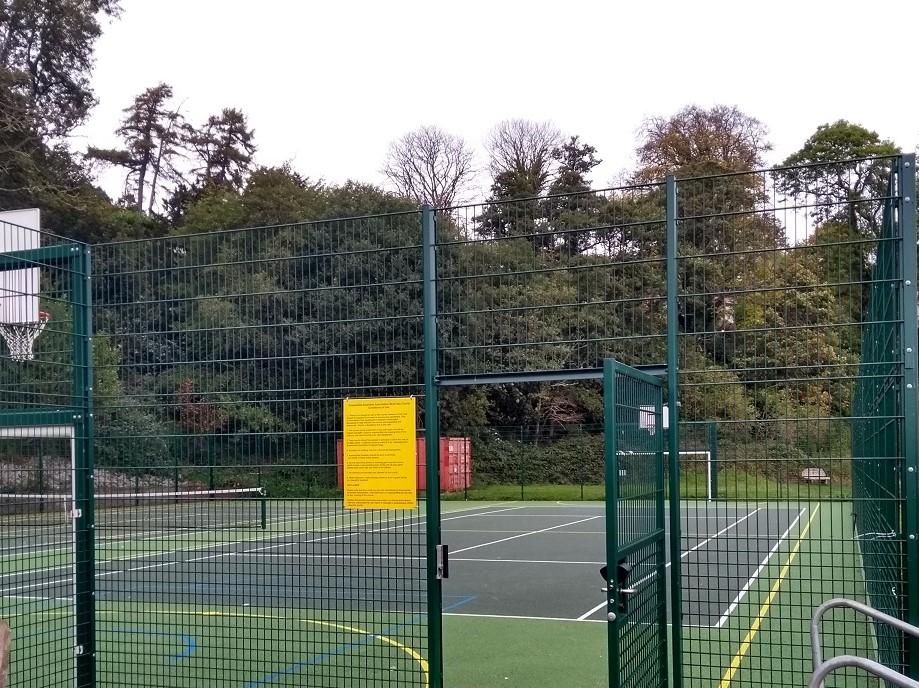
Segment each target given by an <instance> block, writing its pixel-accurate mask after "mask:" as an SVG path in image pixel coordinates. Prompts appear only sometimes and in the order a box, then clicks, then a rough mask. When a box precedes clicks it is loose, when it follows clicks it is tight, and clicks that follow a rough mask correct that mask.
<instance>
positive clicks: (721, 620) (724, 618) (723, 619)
mask: <svg viewBox="0 0 919 688" xmlns="http://www.w3.org/2000/svg"><path fill="white" fill-rule="evenodd" d="M806 512H807V508H806V507H805V508H802V509H801V511H799V512H798V515H797V516H796V517H795V519H794V520H793V521H792V522H791V523H790V524H789V525H788V528H786V529H785V532H784V533H782V535H781V536H780V537H779V539H778V541H777V542H776V543H775V544H774V545H773V546H772V547H771V548H770V549H769V552H768V553H767V554H766V556H765V557H764V558H763V560H762V561H761V562H760V563H759V566H757V567H756V570H755V571H753V575H752V576H750V578H749V579H748V580H747V582H746V583H744V584H743V586H742V587H741V588H740V592H738V593H737V595H735V597H734V599H733V600H731V603H730V604H729V605H728V606H727V607H726V608H725V610H724V612H722V614H721V616H720V617H718V623H716V624H715V625H714V626H713V627H712V628H721V627H723V626H724V624H726V623H727V622H728V620H729V619H730V618H731V615H732V614H733V613H734V612H735V611H736V610H737V608H738V607H739V606H740V603H741V602H742V601H743V598H744V597H746V595H747V593H748V592H750V588H752V587H753V585H754V584H755V583H756V581H757V579H758V578H759V576H760V574H761V573H762V572H763V570H764V569H765V568H766V567H767V566H768V565H769V562H770V561H772V557H774V556H775V554H776V552H778V551H779V548H780V547H781V546H782V543H783V542H784V541H785V539H786V538H787V537H788V535H789V534H790V533H791V531H792V530H794V527H795V526H796V525H797V524H798V523H799V522H800V521H801V519H802V518H803V517H804V514H805V513H806Z"/></svg>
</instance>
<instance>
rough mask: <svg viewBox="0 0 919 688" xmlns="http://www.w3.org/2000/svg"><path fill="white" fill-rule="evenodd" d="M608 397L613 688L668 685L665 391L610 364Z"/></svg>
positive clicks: (637, 374)
mask: <svg viewBox="0 0 919 688" xmlns="http://www.w3.org/2000/svg"><path fill="white" fill-rule="evenodd" d="M603 399H604V418H605V434H606V439H605V454H606V457H605V458H606V562H607V567H606V571H607V574H606V577H607V579H608V586H607V601H608V606H607V617H608V619H609V623H608V638H609V672H610V680H609V684H610V686H612V687H614V688H616V687H623V688H624V687H629V686H631V687H636V688H637V687H641V688H654V687H655V686H666V685H667V684H668V681H667V666H668V661H667V582H666V575H665V574H666V531H665V527H664V518H665V512H664V499H665V494H664V428H663V426H664V423H663V386H662V383H661V381H660V380H659V379H658V378H655V377H653V376H651V375H648V374H647V373H643V372H641V371H639V370H635V369H634V368H630V367H628V366H625V365H623V364H621V363H618V362H617V361H613V360H607V361H605V363H604V367H603Z"/></svg>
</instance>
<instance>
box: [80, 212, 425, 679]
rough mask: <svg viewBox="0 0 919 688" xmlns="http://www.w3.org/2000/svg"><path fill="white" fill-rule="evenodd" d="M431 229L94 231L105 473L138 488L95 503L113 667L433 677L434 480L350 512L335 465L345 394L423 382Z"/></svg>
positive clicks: (107, 654) (401, 389)
mask: <svg viewBox="0 0 919 688" xmlns="http://www.w3.org/2000/svg"><path fill="white" fill-rule="evenodd" d="M420 240H421V231H420V215H419V213H406V214H395V215H386V216H379V217H370V218H362V219H355V220H343V221H328V222H316V223H305V224H298V225H285V226H278V227H265V228H255V229H245V230H239V231H224V232H212V233H207V234H196V235H189V236H176V237H170V238H166V239H161V240H156V241H141V242H128V243H120V244H111V245H105V246H100V247H98V248H97V249H96V252H95V272H96V275H95V279H94V285H95V301H96V308H95V321H96V328H97V331H98V333H97V353H96V356H97V367H96V376H97V388H96V401H97V411H96V432H97V443H96V455H97V481H96V483H97V484H96V487H97V490H98V492H100V493H103V492H113V493H131V492H134V493H138V496H137V498H136V500H131V499H130V498H129V497H127V498H123V497H118V499H116V500H115V503H116V508H115V511H116V512H115V513H112V512H113V509H105V510H103V509H101V508H97V524H96V542H97V547H96V549H97V617H98V621H97V633H98V662H99V674H98V682H99V684H100V685H124V684H127V683H139V684H142V685H145V686H176V685H189V686H190V685H203V684H207V685H212V686H243V685H245V686H262V685H271V686H285V685H289V686H294V685H297V686H300V685H317V686H318V685H322V686H358V685H360V686H393V685H405V686H427V685H428V684H429V681H430V676H429V668H428V621H427V605H428V603H427V567H426V558H427V554H428V552H427V537H426V524H425V513H426V509H425V503H424V499H423V494H422V495H421V496H422V500H421V502H420V506H419V508H418V509H417V510H415V511H384V510H346V509H344V508H343V506H342V499H341V489H340V483H339V480H338V467H337V463H338V457H339V455H340V442H341V438H342V401H343V400H344V399H346V398H348V397H369V396H412V395H414V396H416V397H423V394H424V387H423V384H422V381H423V379H422V376H421V354H422V351H421V349H422V346H421V343H422V317H421V315H422V308H421V303H422V302H421V245H420ZM419 408H420V404H419ZM419 427H422V424H421V423H419ZM103 473H104V475H105V476H106V479H105V481H104V482H103V481H102V480H100V479H99V477H100V476H101V475H102V474H103ZM262 493H264V495H265V497H264V498H262V497H261V495H262ZM111 501H112V499H111V498H110V497H108V498H107V497H106V496H105V495H101V494H100V496H99V497H98V499H97V502H98V503H99V504H102V503H109V502H111ZM119 505H120V507H119ZM263 510H264V513H263Z"/></svg>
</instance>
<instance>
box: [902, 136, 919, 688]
mask: <svg viewBox="0 0 919 688" xmlns="http://www.w3.org/2000/svg"><path fill="white" fill-rule="evenodd" d="M897 176H898V177H899V225H900V237H901V246H900V271H901V275H900V278H901V279H902V280H903V283H902V285H901V289H900V313H901V315H902V322H903V333H902V337H901V339H900V341H901V342H902V344H901V346H902V347H903V351H902V352H901V355H902V357H903V358H902V360H903V400H902V403H903V409H902V413H903V461H904V463H905V464H906V465H905V469H906V473H905V475H906V480H905V481H904V483H905V494H904V497H905V499H906V566H907V568H906V571H905V572H904V573H906V575H905V576H904V578H903V580H904V581H905V582H906V585H907V591H906V621H908V622H909V623H911V624H913V625H919V586H917V583H916V577H915V576H914V575H912V574H910V573H909V572H915V571H919V447H917V442H919V431H917V418H916V414H917V413H919V404H917V395H916V393H917V387H919V375H917V370H916V355H917V351H919V329H917V328H919V322H917V316H916V308H917V291H916V277H917V274H916V273H917V260H916V248H917V247H916V156H915V154H911V155H904V156H901V157H900V163H899V170H898V174H897ZM906 664H907V671H908V674H909V675H910V676H911V677H913V678H919V640H917V639H916V638H912V637H910V638H909V639H908V640H907V655H906Z"/></svg>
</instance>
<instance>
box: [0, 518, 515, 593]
mask: <svg viewBox="0 0 919 688" xmlns="http://www.w3.org/2000/svg"><path fill="white" fill-rule="evenodd" d="M495 506H501V504H500V503H498V504H487V505H483V506H476V507H469V508H467V509H455V510H452V511H448V512H446V513H462V514H463V515H462V516H447V517H445V518H442V519H441V520H442V521H446V520H457V519H460V518H468V517H471V516H478V515H488V514H492V513H500V512H502V511H507V510H512V509H522V508H524V507H522V506H516V507H509V508H506V509H505V508H502V509H496V510H493V511H486V512H482V513H481V514H478V513H467V512H474V511H477V510H479V509H491V508H493V507H495ZM426 515H427V514H425V515H424V516H412V517H411V518H410V519H409V520H412V521H415V520H417V519H421V518H424V517H425V516H426ZM322 518H326V517H322ZM393 520H396V519H392V518H390V519H383V520H380V521H370V522H368V523H364V524H361V525H363V526H368V525H369V526H373V525H380V524H382V523H391V522H392V521H393ZM414 525H417V523H409V524H400V525H398V526H392V527H390V528H383V529H376V530H360V531H355V532H350V533H341V534H339V535H337V536H327V537H320V538H311V539H309V540H306V541H305V542H321V541H325V540H330V539H336V538H341V537H356V536H358V535H363V534H366V533H368V532H369V533H374V532H383V531H386V530H395V529H397V528H407V527H409V526H414ZM331 529H332V528H331V527H329V528H322V529H319V530H318V531H316V532H329V531H330V530H331ZM296 535H297V533H284V534H279V535H274V536H269V537H265V538H259V539H255V538H248V539H245V538H244V539H240V540H233V541H230V542H224V543H204V544H196V545H193V546H188V547H178V548H173V549H169V550H166V551H153V552H138V553H135V554H131V555H127V556H124V557H116V558H114V559H101V560H99V561H98V562H97V563H99V564H108V563H112V562H122V561H132V560H135V559H143V558H144V557H165V556H170V555H172V554H175V553H178V552H194V551H196V550H203V549H208V548H212V547H213V548H219V547H232V546H234V545H241V544H247V543H251V542H258V541H265V540H276V539H279V538H282V537H287V538H289V537H295V536H296ZM125 542H130V541H125ZM141 542H147V540H141ZM302 542H304V541H303V540H297V541H296V542H288V543H282V544H281V545H271V546H269V547H270V548H277V547H282V546H283V547H289V546H291V545H296V544H300V543H302ZM259 549H260V548H253V549H251V550H244V551H243V552H220V553H217V554H214V555H211V556H209V557H196V558H194V559H181V560H179V561H169V562H164V563H156V564H151V565H150V566H147V567H136V568H134V569H114V570H111V571H109V570H102V571H97V572H96V577H97V578H100V577H104V576H112V575H116V574H118V573H129V572H132V571H138V570H143V569H144V568H156V567H164V566H169V565H177V564H187V563H191V562H194V561H203V560H205V559H207V558H214V559H216V558H219V557H223V556H232V555H234V554H240V553H243V554H247V553H249V552H255V551H259ZM55 551H56V550H55ZM70 567H71V564H70V563H67V564H62V565H60V566H52V567H44V568H41V569H25V570H22V571H11V572H9V573H6V574H2V575H0V578H3V577H12V576H28V575H35V574H38V573H46V572H48V571H59V570H62V569H68V568H70ZM69 580H71V579H70V578H69V577H62V578H55V579H51V580H45V581H42V582H40V583H38V584H36V585H31V586H25V585H24V586H17V587H7V588H0V595H7V593H8V592H10V591H15V590H28V589H32V588H35V587H41V585H42V584H46V585H49V586H51V585H54V584H57V583H60V582H62V581H69ZM47 599H61V598H60V597H58V596H54V597H51V598H47Z"/></svg>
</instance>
